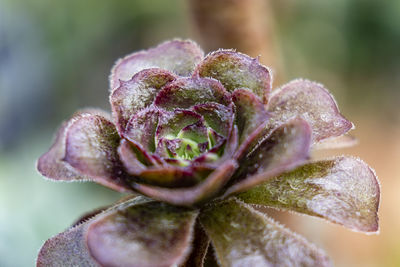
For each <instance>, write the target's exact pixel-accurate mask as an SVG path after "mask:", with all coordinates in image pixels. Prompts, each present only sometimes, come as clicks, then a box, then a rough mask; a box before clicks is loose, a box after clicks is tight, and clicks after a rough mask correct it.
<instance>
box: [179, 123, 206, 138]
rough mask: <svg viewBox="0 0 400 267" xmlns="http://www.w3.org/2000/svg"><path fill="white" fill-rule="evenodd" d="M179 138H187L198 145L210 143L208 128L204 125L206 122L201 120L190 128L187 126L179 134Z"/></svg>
mask: <svg viewBox="0 0 400 267" xmlns="http://www.w3.org/2000/svg"><path fill="white" fill-rule="evenodd" d="M178 136H179V138H187V139H190V140H193V141H195V142H197V143H204V142H207V141H208V132H207V127H206V126H205V125H204V120H199V121H197V122H195V123H192V124H190V125H188V126H185V127H184V128H182V130H180V132H179V133H178Z"/></svg>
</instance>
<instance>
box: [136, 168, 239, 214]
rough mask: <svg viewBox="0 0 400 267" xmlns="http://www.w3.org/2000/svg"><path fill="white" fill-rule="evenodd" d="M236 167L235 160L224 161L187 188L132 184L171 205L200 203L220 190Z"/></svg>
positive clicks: (148, 194)
mask: <svg viewBox="0 0 400 267" xmlns="http://www.w3.org/2000/svg"><path fill="white" fill-rule="evenodd" d="M236 168H237V163H236V162H235V161H233V160H229V161H226V162H225V163H223V164H222V165H221V166H220V167H219V168H217V169H216V170H215V171H214V172H212V173H211V174H210V175H209V177H207V178H206V179H205V180H204V181H203V182H201V183H199V184H198V185H196V186H193V187H189V188H178V189H173V188H162V187H157V186H149V185H145V184H139V183H134V184H133V185H132V186H133V187H134V188H135V189H136V190H137V191H138V192H140V193H142V194H144V195H146V196H149V197H151V198H153V199H156V200H160V201H164V202H167V203H169V204H172V205H178V206H192V205H200V204H202V203H204V202H205V201H206V200H208V199H210V198H211V197H214V196H215V195H216V194H217V193H218V192H219V191H220V189H221V188H222V187H223V186H224V185H225V184H226V183H227V182H228V181H229V179H230V178H231V176H232V174H233V173H234V172H235V170H236Z"/></svg>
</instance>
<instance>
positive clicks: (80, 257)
mask: <svg viewBox="0 0 400 267" xmlns="http://www.w3.org/2000/svg"><path fill="white" fill-rule="evenodd" d="M148 201H149V200H148V199H146V198H144V197H137V198H134V199H130V200H128V201H125V202H123V203H120V204H117V205H116V206H114V207H111V208H110V209H108V210H107V211H105V213H101V211H100V213H99V212H96V213H97V215H96V213H93V212H92V214H93V215H94V216H96V218H98V217H102V216H104V215H105V214H109V213H110V212H111V211H113V210H114V209H116V208H118V207H119V208H121V209H124V207H125V206H129V205H135V204H139V203H145V202H148ZM90 217H92V216H90ZM90 217H89V220H88V221H87V220H82V218H81V219H80V221H81V223H80V224H77V225H76V226H74V227H72V228H70V229H68V230H66V231H65V232H63V233H60V234H58V235H56V236H54V237H52V238H50V239H49V240H47V241H46V242H45V243H44V244H43V246H42V247H41V249H40V252H39V255H38V258H37V262H36V264H37V266H38V267H48V266H77V267H78V266H82V267H83V266H85V267H86V266H100V265H99V264H98V263H97V262H96V261H95V260H94V259H93V258H92V257H91V256H90V253H89V251H88V247H87V244H86V238H85V236H86V233H87V230H88V227H89V226H90V223H91V222H92V221H93V220H92V219H90Z"/></svg>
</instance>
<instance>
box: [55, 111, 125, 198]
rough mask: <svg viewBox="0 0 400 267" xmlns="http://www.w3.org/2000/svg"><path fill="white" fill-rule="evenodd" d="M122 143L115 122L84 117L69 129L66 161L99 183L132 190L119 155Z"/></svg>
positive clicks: (89, 116)
mask: <svg viewBox="0 0 400 267" xmlns="http://www.w3.org/2000/svg"><path fill="white" fill-rule="evenodd" d="M119 142H120V137H119V135H118V133H117V131H116V129H115V126H114V124H113V123H112V122H110V121H108V120H106V119H105V118H103V117H101V116H98V115H86V116H81V117H80V118H79V119H77V120H75V121H74V122H73V123H72V124H71V125H70V126H69V127H68V131H67V132H66V136H65V156H64V158H63V159H62V160H63V161H65V162H67V163H69V165H71V166H72V167H73V168H75V169H76V170H78V171H79V172H80V173H82V174H84V175H86V176H87V177H90V178H91V179H92V180H93V181H95V182H97V183H100V184H103V185H105V186H107V187H110V188H112V189H116V190H121V189H122V188H126V189H128V190H129V189H130V187H129V186H128V185H127V184H126V179H127V178H128V175H127V173H125V171H124V168H123V166H122V163H121V161H120V160H119V156H118V152H117V149H118V146H119Z"/></svg>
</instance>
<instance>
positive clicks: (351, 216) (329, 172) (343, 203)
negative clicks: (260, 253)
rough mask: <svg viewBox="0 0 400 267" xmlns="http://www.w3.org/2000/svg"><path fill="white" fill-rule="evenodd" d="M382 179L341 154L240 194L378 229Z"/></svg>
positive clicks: (359, 228) (364, 228)
mask: <svg viewBox="0 0 400 267" xmlns="http://www.w3.org/2000/svg"><path fill="white" fill-rule="evenodd" d="M379 192H380V189H379V183H378V181H377V178H376V176H375V173H374V171H373V170H371V168H370V167H368V165H367V164H365V163H364V162H362V161H361V160H359V159H354V158H349V157H337V158H335V159H332V160H323V161H317V162H313V163H309V164H306V165H304V166H301V167H298V168H297V169H295V170H293V171H291V172H288V173H284V174H282V175H280V176H278V177H275V178H273V179H270V180H268V181H267V182H265V183H263V184H261V185H258V186H256V187H254V188H252V189H250V190H248V191H246V192H244V193H241V194H239V195H238V198H240V199H241V200H243V201H245V202H246V203H250V204H260V205H266V206H270V207H274V208H279V209H287V210H292V211H296V212H300V213H305V214H309V215H313V216H317V217H321V218H324V219H327V220H329V221H331V222H334V223H338V224H341V225H343V226H345V227H348V228H350V229H353V230H356V231H361V232H376V231H378V215H377V211H378V206H379V195H380V193H379Z"/></svg>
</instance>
